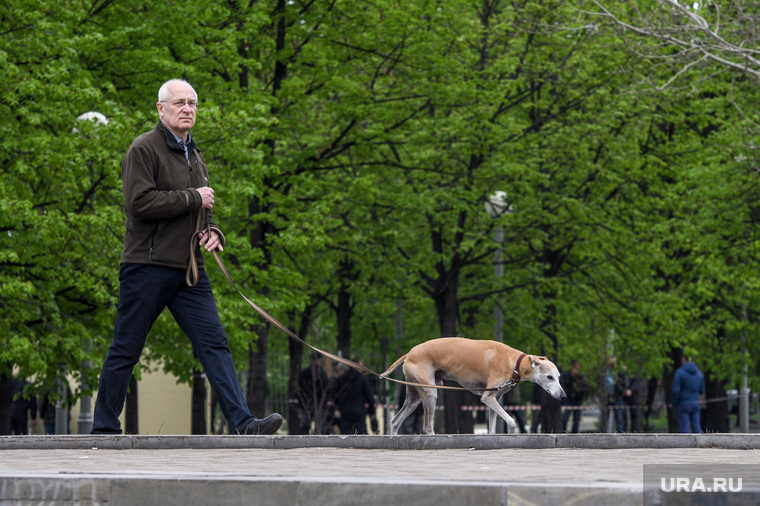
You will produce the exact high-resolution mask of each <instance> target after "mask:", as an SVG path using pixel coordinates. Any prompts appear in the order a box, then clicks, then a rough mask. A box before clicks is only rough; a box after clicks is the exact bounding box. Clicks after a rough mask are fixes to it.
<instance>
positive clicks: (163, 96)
mask: <svg viewBox="0 0 760 506" xmlns="http://www.w3.org/2000/svg"><path fill="white" fill-rule="evenodd" d="M174 83H184V84H186V85H188V86H190V87H191V88H193V85H192V84H190V83H188V82H187V81H185V80H184V79H169V80H168V81H166V82H165V83H164V84H162V85H161V87H160V88H159V89H158V101H159V102H166V100H167V99H168V98H169V97H168V95H169V86H170V85H172V84H174ZM193 93H195V100H198V92H197V91H195V88H193Z"/></svg>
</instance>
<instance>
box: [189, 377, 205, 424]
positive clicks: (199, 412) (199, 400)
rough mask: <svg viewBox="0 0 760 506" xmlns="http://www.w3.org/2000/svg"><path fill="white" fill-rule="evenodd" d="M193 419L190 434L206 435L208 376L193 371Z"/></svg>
mask: <svg viewBox="0 0 760 506" xmlns="http://www.w3.org/2000/svg"><path fill="white" fill-rule="evenodd" d="M192 399H193V400H192V408H191V413H192V419H191V424H190V425H191V428H190V432H191V433H192V434H206V375H205V374H203V372H202V371H200V370H198V369H193V396H192Z"/></svg>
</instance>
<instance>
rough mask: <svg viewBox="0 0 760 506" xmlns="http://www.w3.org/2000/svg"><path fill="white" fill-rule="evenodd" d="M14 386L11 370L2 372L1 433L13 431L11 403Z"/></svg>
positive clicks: (0, 392) (0, 387)
mask: <svg viewBox="0 0 760 506" xmlns="http://www.w3.org/2000/svg"><path fill="white" fill-rule="evenodd" d="M12 395H13V386H12V382H11V375H10V373H9V372H6V371H3V372H2V373H0V435H7V434H10V433H11V404H12V403H13V399H12V398H11V396H12Z"/></svg>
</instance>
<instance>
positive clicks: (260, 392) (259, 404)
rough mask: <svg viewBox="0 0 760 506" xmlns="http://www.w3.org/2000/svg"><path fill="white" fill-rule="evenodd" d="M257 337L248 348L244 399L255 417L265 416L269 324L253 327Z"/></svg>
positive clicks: (267, 393)
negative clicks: (246, 381) (253, 343)
mask: <svg viewBox="0 0 760 506" xmlns="http://www.w3.org/2000/svg"><path fill="white" fill-rule="evenodd" d="M255 329H256V335H257V336H258V338H257V339H256V341H255V344H256V346H255V347H254V346H251V347H250V348H249V349H248V388H247V392H246V397H245V400H246V402H247V403H248V409H250V410H251V414H252V415H253V416H255V417H256V418H264V417H265V416H267V397H268V395H269V385H268V384H267V346H268V345H269V326H268V325H257V326H256V327H255Z"/></svg>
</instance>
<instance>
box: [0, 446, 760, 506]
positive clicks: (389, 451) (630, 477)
mask: <svg viewBox="0 0 760 506" xmlns="http://www.w3.org/2000/svg"><path fill="white" fill-rule="evenodd" d="M755 448H760V436H757V435H737V434H730V435H729V434H726V435H700V436H694V435H676V434H670V435H664V434H663V435H618V436H615V435H610V434H584V435H532V436H529V435H511V436H509V435H495V436H488V435H486V436H474V435H457V436H400V437H389V436H100V437H95V436H0V505H5V504H32V503H34V504H53V503H55V504H112V505H118V506H122V505H140V506H146V505H151V504H161V505H181V506H189V505H194V504H209V505H226V504H229V505H233V504H234V505H238V504H277V505H281V504H284V505H301V504H308V505H330V506H333V505H342V504H361V505H363V506H365V505H373V504H378V505H381V504H382V505H390V504H399V505H404V504H415V505H426V504H429V505H435V506H441V505H448V504H452V505H468V504H471V505H477V506H486V505H489V506H490V505H499V504H503V505H507V504H509V505H510V506H511V505H532V504H546V505H562V504H583V505H628V504H630V505H634V504H635V505H637V506H640V505H641V504H642V498H643V469H644V465H645V464H663V463H669V464H674V463H678V464H707V465H713V466H716V465H721V464H727V463H742V464H753V465H757V466H758V472H759V473H760V452H758V451H756V450H755ZM655 502H658V500H655ZM755 504H757V503H755Z"/></svg>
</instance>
